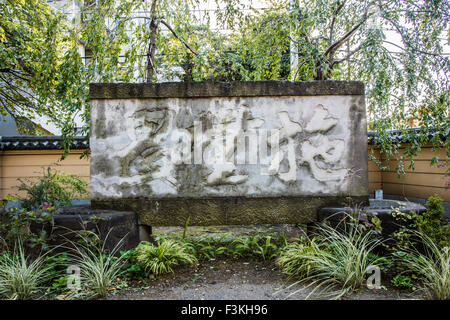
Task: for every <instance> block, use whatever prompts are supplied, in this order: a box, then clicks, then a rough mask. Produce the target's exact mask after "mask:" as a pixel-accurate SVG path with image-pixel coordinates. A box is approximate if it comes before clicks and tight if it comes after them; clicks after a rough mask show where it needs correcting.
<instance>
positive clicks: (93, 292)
mask: <svg viewBox="0 0 450 320" xmlns="http://www.w3.org/2000/svg"><path fill="white" fill-rule="evenodd" d="M92 236H93V237H97V238H98V236H97V235H96V234H95V233H92ZM108 236H109V233H108V235H107V237H106V238H108ZM123 239H124V238H122V239H121V240H120V241H119V242H118V243H117V244H116V246H115V247H114V248H113V249H112V250H111V252H106V250H105V248H104V244H103V246H99V245H98V241H99V239H95V240H94V241H92V240H91V242H93V243H94V245H93V244H92V243H90V242H85V243H83V242H82V243H74V242H72V248H70V249H71V250H72V252H71V253H70V254H69V263H70V264H71V266H73V267H76V268H77V269H78V268H79V271H80V273H79V276H80V285H81V286H80V288H79V292H78V295H79V297H82V296H95V297H100V298H105V297H106V296H107V293H108V291H109V290H110V289H111V288H112V286H113V285H114V284H116V283H117V281H118V278H119V277H120V276H121V275H122V273H123V270H122V265H123V264H124V262H123V257H119V258H118V257H116V253H117V252H118V250H119V248H120V246H121V245H122V242H123ZM105 242H106V240H105Z"/></svg>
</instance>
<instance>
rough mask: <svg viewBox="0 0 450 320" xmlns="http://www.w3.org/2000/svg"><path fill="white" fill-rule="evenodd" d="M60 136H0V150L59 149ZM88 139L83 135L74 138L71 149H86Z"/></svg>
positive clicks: (60, 143)
mask: <svg viewBox="0 0 450 320" xmlns="http://www.w3.org/2000/svg"><path fill="white" fill-rule="evenodd" d="M62 141H63V139H62V137H61V136H8V137H0V150H2V151H6V150H55V149H56V150H61V149H63V144H62ZM87 148H89V140H87V139H86V137H83V136H77V137H75V138H74V140H73V142H72V145H71V149H87Z"/></svg>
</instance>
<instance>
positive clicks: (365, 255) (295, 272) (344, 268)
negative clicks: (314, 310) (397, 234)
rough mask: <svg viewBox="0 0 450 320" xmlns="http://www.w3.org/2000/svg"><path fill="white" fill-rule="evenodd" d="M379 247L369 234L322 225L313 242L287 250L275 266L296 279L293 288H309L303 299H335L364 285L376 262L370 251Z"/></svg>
mask: <svg viewBox="0 0 450 320" xmlns="http://www.w3.org/2000/svg"><path fill="white" fill-rule="evenodd" d="M380 243H381V240H379V239H377V238H376V237H375V236H374V235H373V233H370V232H367V231H364V229H362V228H359V227H358V226H357V225H346V226H345V228H344V230H336V229H334V228H333V227H331V226H329V225H326V224H322V225H319V226H318V227H317V234H316V239H313V240H303V242H298V243H295V244H291V245H289V246H287V247H286V248H285V249H284V250H283V251H282V252H281V254H280V257H279V258H278V259H277V263H278V265H279V266H280V267H281V269H282V270H283V271H284V272H285V273H287V274H288V275H290V276H292V277H295V278H297V279H299V281H297V282H295V283H294V284H293V285H296V284H305V283H307V282H308V283H309V284H308V285H307V287H308V288H309V287H313V290H312V291H311V292H310V293H309V294H308V296H307V298H309V297H313V296H316V297H327V298H332V299H338V298H340V297H342V296H344V295H345V294H348V293H350V292H352V291H353V290H355V289H357V288H359V287H361V286H362V285H363V284H364V283H365V280H366V270H367V269H368V267H369V266H371V265H376V264H377V262H378V261H377V259H378V258H376V257H377V256H376V255H374V254H373V251H374V249H375V248H376V247H377V246H378V245H379V244H380ZM293 285H291V286H293ZM291 286H290V287H291ZM297 292H299V290H297V291H295V292H293V293H291V294H290V295H289V296H291V295H292V294H295V293H297Z"/></svg>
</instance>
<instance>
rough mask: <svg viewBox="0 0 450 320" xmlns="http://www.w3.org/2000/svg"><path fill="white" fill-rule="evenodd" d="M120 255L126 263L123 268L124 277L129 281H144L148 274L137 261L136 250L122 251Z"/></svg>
mask: <svg viewBox="0 0 450 320" xmlns="http://www.w3.org/2000/svg"><path fill="white" fill-rule="evenodd" d="M120 255H121V257H122V259H123V261H124V262H125V263H124V264H123V266H122V271H123V275H124V276H125V277H126V278H127V279H129V280H144V278H145V277H146V276H147V272H146V271H145V268H144V266H143V265H142V264H141V263H139V262H138V260H137V257H138V253H137V251H136V249H132V250H127V251H121V252H120Z"/></svg>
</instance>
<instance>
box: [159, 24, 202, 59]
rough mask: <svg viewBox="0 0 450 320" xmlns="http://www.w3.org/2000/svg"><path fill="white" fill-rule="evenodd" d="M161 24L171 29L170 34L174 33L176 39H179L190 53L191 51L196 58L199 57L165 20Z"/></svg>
mask: <svg viewBox="0 0 450 320" xmlns="http://www.w3.org/2000/svg"><path fill="white" fill-rule="evenodd" d="M161 23H162V24H163V25H165V26H166V27H167V29H169V31H170V32H172V34H173V35H174V37H175V38H177V39H178V40H179V41H180V42H181V43H182V44H184V46H185V47H186V48H188V49H189V51H191V52H192V53H193V54H195V55H196V56H198V52H197V51H195V50H194V49H192V48H191V46H190V45H189V44H187V43H186V41H184V40H183V39H182V38H181V37H179V36H178V35H177V33H176V32H175V31H174V30H173V29H172V27H171V26H170V25H169V24H168V23H167V22H166V21H164V20H161Z"/></svg>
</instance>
